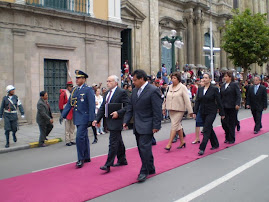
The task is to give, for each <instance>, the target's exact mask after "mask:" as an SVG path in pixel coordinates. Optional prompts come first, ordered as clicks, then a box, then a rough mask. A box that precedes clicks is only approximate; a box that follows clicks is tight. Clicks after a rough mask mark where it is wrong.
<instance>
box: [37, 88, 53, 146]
mask: <svg viewBox="0 0 269 202" xmlns="http://www.w3.org/2000/svg"><path fill="white" fill-rule="evenodd" d="M36 122H37V123H38V126H39V131H40V136H39V144H38V146H39V147H45V146H46V145H45V143H44V142H45V140H46V139H47V136H48V135H49V133H50V132H51V130H52V128H53V118H52V114H51V111H50V106H49V103H48V93H47V92H46V91H41V92H40V99H39V101H38V102H37V114H36Z"/></svg>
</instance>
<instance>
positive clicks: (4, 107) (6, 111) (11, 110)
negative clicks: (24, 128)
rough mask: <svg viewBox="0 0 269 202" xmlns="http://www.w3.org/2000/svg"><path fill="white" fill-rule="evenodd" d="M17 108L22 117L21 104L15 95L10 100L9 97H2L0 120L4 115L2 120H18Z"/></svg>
mask: <svg viewBox="0 0 269 202" xmlns="http://www.w3.org/2000/svg"><path fill="white" fill-rule="evenodd" d="M10 100H11V101H10ZM17 108H19V110H20V113H21V115H24V110H23V107H22V104H21V102H20V100H19V99H18V96H17V95H13V96H12V97H11V99H10V98H9V96H4V97H3V100H2V104H1V108H0V118H2V117H3V115H4V118H8V119H9V120H18V116H17Z"/></svg>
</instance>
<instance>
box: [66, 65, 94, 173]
mask: <svg viewBox="0 0 269 202" xmlns="http://www.w3.org/2000/svg"><path fill="white" fill-rule="evenodd" d="M75 73H76V84H77V86H76V87H75V88H73V90H72V92H71V95H70V98H69V100H68V102H67V104H66V106H65V108H64V110H63V112H62V117H63V118H66V116H67V114H68V113H69V111H70V110H71V108H73V109H74V114H73V121H74V124H75V125H76V126H77V137H76V145H77V154H78V161H77V163H76V167H77V168H81V167H82V166H83V165H84V163H85V162H90V161H91V159H90V144H89V137H88V127H89V126H91V125H92V121H93V120H94V118H95V97H94V92H93V89H92V88H91V87H88V86H87V85H86V79H87V78H88V75H87V74H86V73H84V72H83V71H80V70H76V71H75Z"/></svg>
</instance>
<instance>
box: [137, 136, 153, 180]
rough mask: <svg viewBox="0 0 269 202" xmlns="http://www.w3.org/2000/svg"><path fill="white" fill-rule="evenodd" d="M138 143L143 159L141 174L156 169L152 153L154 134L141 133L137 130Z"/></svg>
mask: <svg viewBox="0 0 269 202" xmlns="http://www.w3.org/2000/svg"><path fill="white" fill-rule="evenodd" d="M135 137H136V144H137V147H138V151H139V155H140V158H141V161H142V167H141V169H140V174H146V175H148V174H149V173H151V172H153V171H155V166H154V158H153V155H152V138H153V134H139V133H137V132H135Z"/></svg>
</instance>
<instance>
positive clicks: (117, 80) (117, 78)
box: [109, 75, 119, 83]
mask: <svg viewBox="0 0 269 202" xmlns="http://www.w3.org/2000/svg"><path fill="white" fill-rule="evenodd" d="M109 77H112V78H113V79H114V81H116V83H119V77H117V76H116V75H111V76H109Z"/></svg>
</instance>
